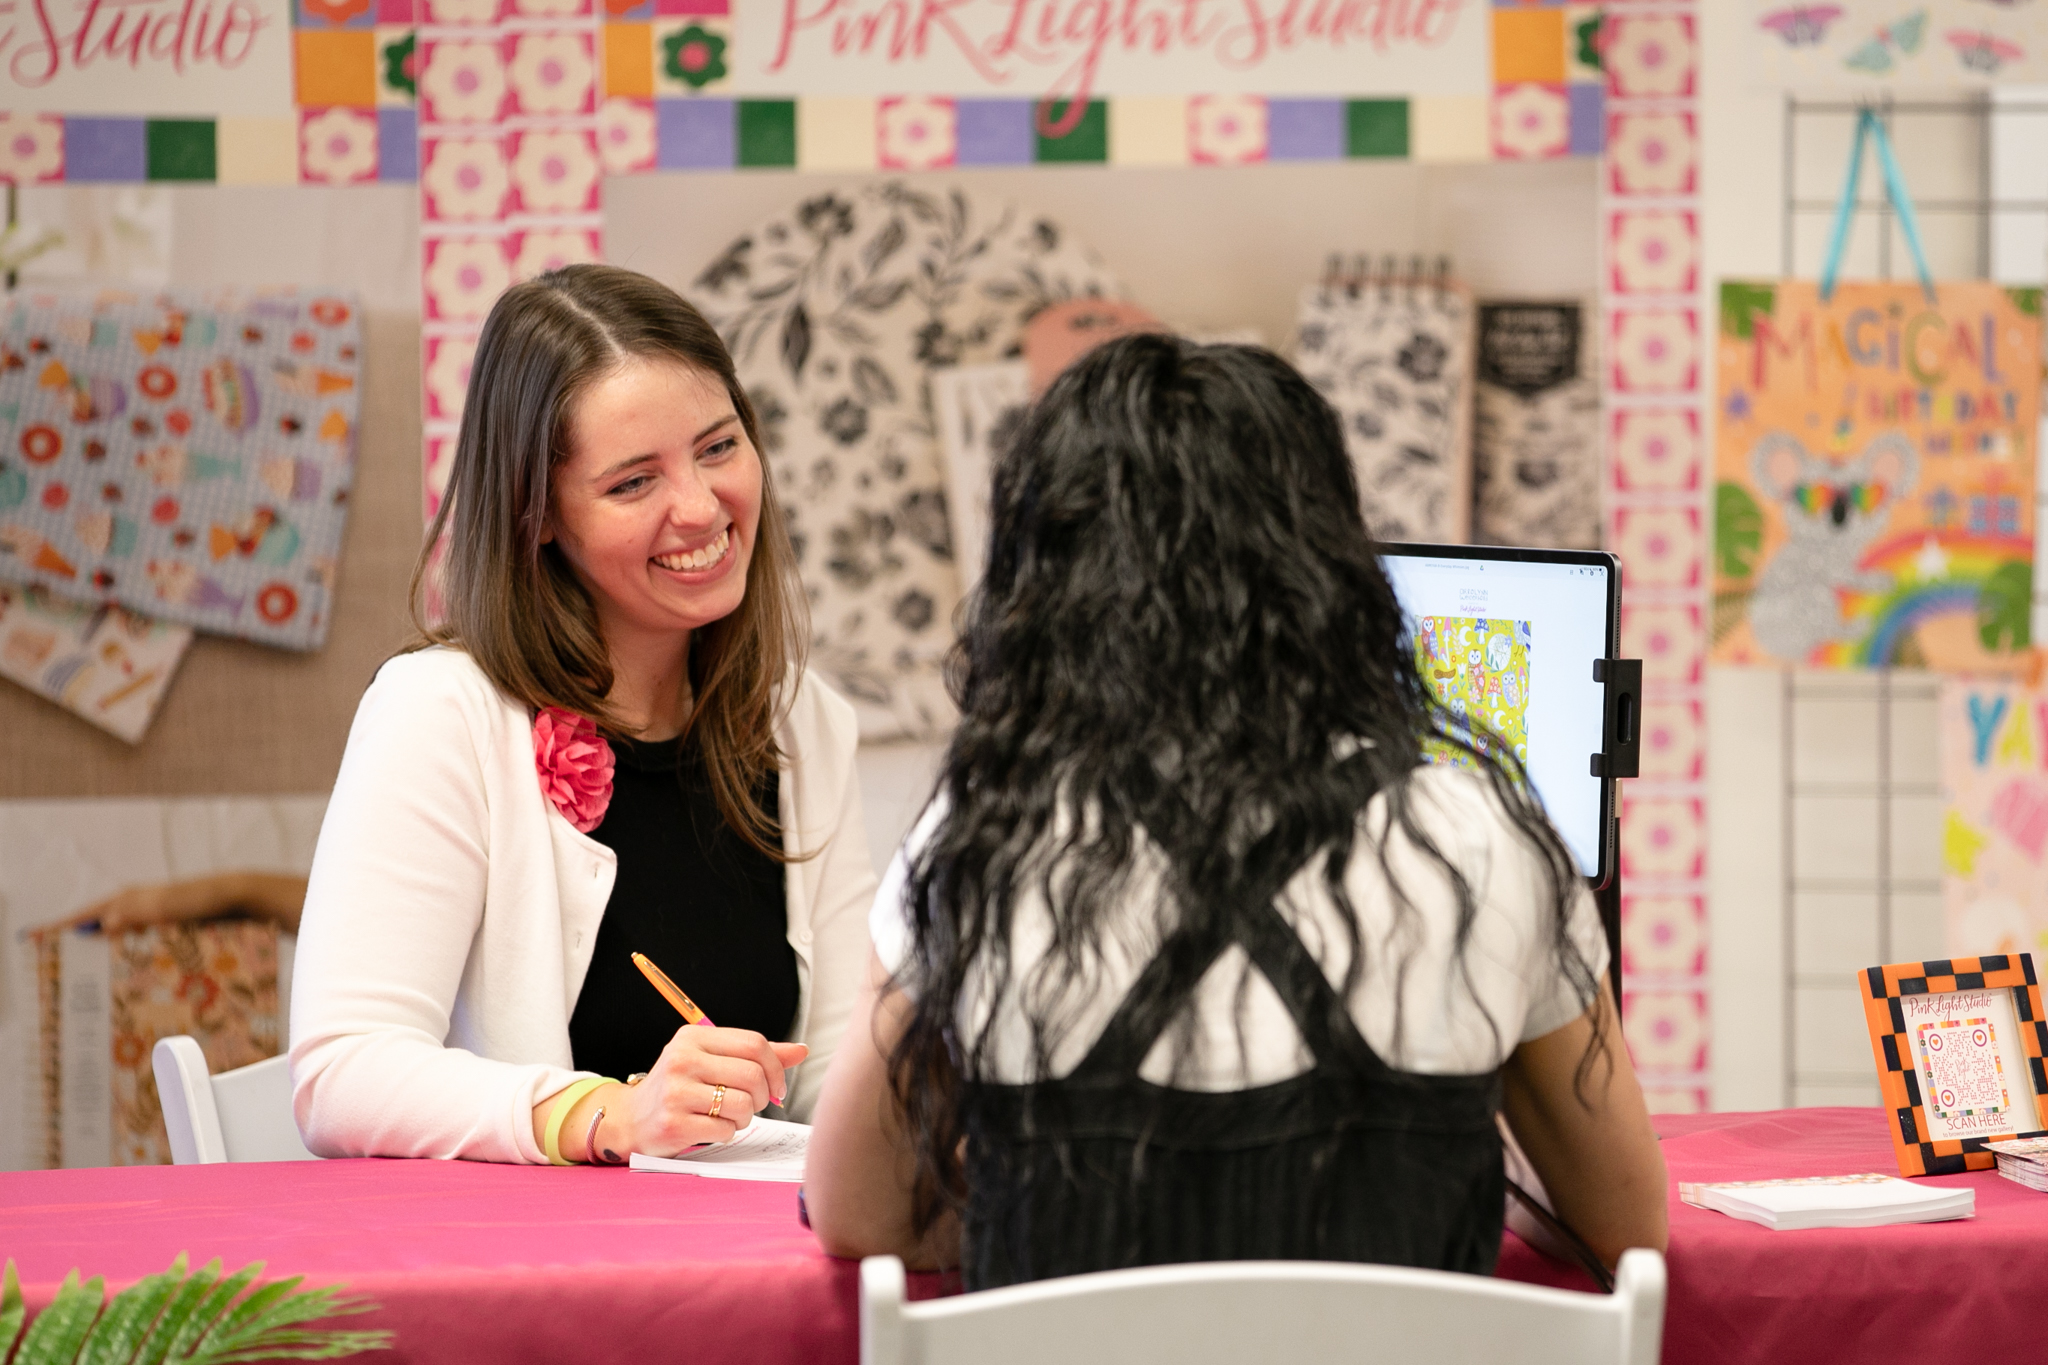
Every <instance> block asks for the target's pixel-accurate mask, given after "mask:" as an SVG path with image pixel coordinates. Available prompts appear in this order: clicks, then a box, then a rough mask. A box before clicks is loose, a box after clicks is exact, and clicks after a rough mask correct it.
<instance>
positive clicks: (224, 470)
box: [0, 292, 362, 649]
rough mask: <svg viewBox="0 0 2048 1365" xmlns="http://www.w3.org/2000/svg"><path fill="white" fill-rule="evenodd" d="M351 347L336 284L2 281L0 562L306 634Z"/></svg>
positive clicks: (265, 632)
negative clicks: (22, 290) (279, 288)
mask: <svg viewBox="0 0 2048 1365" xmlns="http://www.w3.org/2000/svg"><path fill="white" fill-rule="evenodd" d="M361 352H362V336H361V323H360V319H359V317H358V314H357V308H356V305H355V303H354V301H353V300H351V299H349V298H345V297H341V296H337V295H300V294H292V293H275V294H259V295H253V296H246V297H238V296H233V295H208V294H199V293H165V294H159V295H156V296H153V297H149V298H141V297H136V296H133V295H108V294H103V295H97V296H95V295H83V294H79V295H65V294H48V293H40V292H38V293H31V294H26V295H16V296H14V297H13V298H12V299H11V300H10V301H9V303H8V305H7V308H6V313H5V315H4V320H0V581H8V582H14V583H19V584H24V585H33V586H37V587H41V588H44V589H47V590H49V591H51V592H53V593H57V594H59V595H62V596H66V597H72V598H78V599H85V600H92V601H98V602H113V603H118V604H120V605H122V606H125V607H128V608H130V609H132V610H135V611H139V612H143V613H146V614H148V615H150V616H153V617H160V618H163V619H165V620H170V621H177V622H181V623H183V624H185V625H189V626H194V627H197V628H199V629H201V630H205V631H209V632H212V633H215V634H222V635H233V636H239V637H241V638H243V639H248V640H254V641H256V642H258V643H261V644H269V645H278V646H282V647H284V648H287V649H315V648H318V647H319V645H320V644H321V643H322V642H323V641H324V640H325V639H326V636H327V627H328V621H329V616H330V610H329V607H330V603H331V601H332V597H333V593H334V577H335V562H336V558H337V556H338V555H339V553H340V549H341V534H342V528H343V524H344V522H345V519H346V517H347V513H348V494H349V487H350V485H351V483H352V482H353V480H354V477H355V438H356V420H357V410H358V404H359V398H360V394H359V391H358V376H359V374H360V371H361V364H362V359H361Z"/></svg>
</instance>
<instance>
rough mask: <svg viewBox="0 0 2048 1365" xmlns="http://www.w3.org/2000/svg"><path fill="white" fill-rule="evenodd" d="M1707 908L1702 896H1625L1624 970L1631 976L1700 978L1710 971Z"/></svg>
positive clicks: (1622, 949) (1622, 935)
mask: <svg viewBox="0 0 2048 1365" xmlns="http://www.w3.org/2000/svg"><path fill="white" fill-rule="evenodd" d="M1706 957H1707V906H1706V902H1705V901H1704V900H1702V899H1701V898H1700V897H1698V896H1663V895H1654V896H1631V895H1629V894H1628V893H1627V892H1626V891H1624V892H1623V893H1622V897H1621V970H1622V974H1623V979H1624V980H1626V979H1627V978H1628V977H1631V976H1697V975H1699V974H1700V973H1701V972H1702V971H1704V970H1705V969H1706Z"/></svg>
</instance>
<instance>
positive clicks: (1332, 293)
mask: <svg viewBox="0 0 2048 1365" xmlns="http://www.w3.org/2000/svg"><path fill="white" fill-rule="evenodd" d="M1299 316H1300V320H1299V322H1298V324H1297V326H1296V330H1295V364H1296V365H1297V366H1299V367H1300V369H1301V372H1302V374H1303V375H1304V376H1305V377H1306V378H1307V379H1308V381H1309V382H1310V383H1311V384H1314V385H1315V386H1316V388H1317V389H1319V390H1321V391H1322V394H1323V396H1324V397H1325V398H1327V399H1329V400H1330V404H1331V406H1333V407H1335V408H1336V409H1337V415H1338V417H1339V418H1340V419H1341V420H1342V422H1343V423H1344V444H1345V447H1346V449H1347V450H1349V452H1350V454H1351V464H1352V468H1353V469H1354V470H1355V471H1356V472H1357V475H1358V491H1359V496H1360V498H1361V499H1362V500H1363V503H1364V510H1365V520H1366V525H1367V526H1369V527H1370V528H1371V530H1372V533H1373V535H1375V536H1377V537H1378V538H1379V539H1381V540H1418V541H1434V542H1439V543H1441V542H1446V541H1449V542H1461V541H1463V540H1465V539H1466V537H1467V535H1468V534H1469V532H1470V530H1471V514H1472V503H1471V499H1472V492H1471V490H1472V444H1471V436H1472V432H1471V421H1472V419H1471V411H1472V300H1471V297H1470V296H1469V295H1468V294H1466V293H1465V292H1464V290H1463V289H1462V288H1460V287H1456V286H1450V287H1440V286H1438V285H1436V284H1434V283H1427V282H1417V281H1407V280H1398V281H1393V282H1390V283H1381V282H1377V281H1367V282H1365V283H1364V284H1363V285H1361V286H1359V287H1357V288H1355V289H1352V288H1345V287H1342V286H1331V287H1324V286H1320V285H1317V286H1311V287H1310V288H1308V289H1307V290H1304V291H1303V293H1302V296H1301V312H1300V315H1299Z"/></svg>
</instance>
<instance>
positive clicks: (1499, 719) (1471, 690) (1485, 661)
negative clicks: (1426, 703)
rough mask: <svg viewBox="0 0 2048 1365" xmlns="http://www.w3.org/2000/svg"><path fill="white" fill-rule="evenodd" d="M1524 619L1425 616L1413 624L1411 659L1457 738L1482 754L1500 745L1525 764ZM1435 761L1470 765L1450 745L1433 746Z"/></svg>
mask: <svg viewBox="0 0 2048 1365" xmlns="http://www.w3.org/2000/svg"><path fill="white" fill-rule="evenodd" d="M1530 643H1531V641H1530V629H1529V622H1527V621H1508V620H1489V619H1487V618H1486V617H1481V616H1424V617H1421V618H1419V619H1418V620H1417V621H1416V623H1415V660H1416V662H1417V663H1418V664H1419V665H1420V666H1421V668H1422V674H1423V677H1424V678H1425V679H1426V680H1427V681H1428V683H1429V686H1430V690H1431V691H1433V692H1435V693H1436V695H1437V699H1438V700H1439V701H1441V702H1442V703H1443V704H1444V705H1445V706H1446V707H1448V708H1450V711H1451V714H1452V715H1453V716H1454V717H1455V718H1456V724H1457V726H1458V727H1459V732H1460V736H1461V737H1462V738H1465V739H1468V740H1470V741H1471V744H1472V747H1473V748H1475V749H1477V750H1479V751H1480V752H1481V753H1493V752H1497V751H1498V750H1497V748H1496V746H1497V745H1500V744H1505V745H1506V746H1507V748H1508V749H1509V751H1511V752H1512V753H1513V754H1514V755H1515V757H1516V758H1518V759H1520V760H1521V761H1522V762H1523V763H1527V762H1528V761H1529V649H1530ZM1432 757H1433V758H1434V759H1435V761H1437V762H1440V763H1451V764H1456V765H1460V766H1472V760H1471V758H1470V757H1469V756H1468V755H1466V754H1465V753H1463V752H1462V751H1460V750H1458V749H1455V748H1452V747H1451V746H1449V745H1441V744H1440V745H1438V746H1436V748H1435V750H1434V752H1433V753H1432Z"/></svg>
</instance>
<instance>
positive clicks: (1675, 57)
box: [1600, 14, 1699, 99]
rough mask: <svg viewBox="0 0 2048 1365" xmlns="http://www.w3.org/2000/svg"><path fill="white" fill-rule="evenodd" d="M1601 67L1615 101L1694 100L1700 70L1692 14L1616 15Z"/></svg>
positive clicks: (1610, 20)
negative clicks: (1694, 87)
mask: <svg viewBox="0 0 2048 1365" xmlns="http://www.w3.org/2000/svg"><path fill="white" fill-rule="evenodd" d="M1600 64H1601V66H1602V67H1603V68H1604V69H1605V70H1606V72H1607V94H1608V96H1609V97H1610V98H1612V99H1690V98H1691V97H1692V96H1693V94H1694V89H1693V83H1694V79H1695V75H1696V73H1697V70H1698V66H1699V49H1698V46H1697V44H1696V43H1695V42H1694V40H1693V26H1692V16H1691V15H1689V14H1610V15H1608V16H1607V23H1606V25H1605V27H1604V29H1603V30H1602V33H1601V46H1600Z"/></svg>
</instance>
